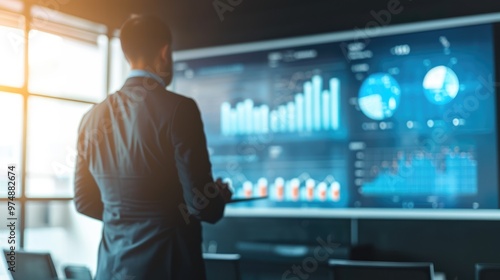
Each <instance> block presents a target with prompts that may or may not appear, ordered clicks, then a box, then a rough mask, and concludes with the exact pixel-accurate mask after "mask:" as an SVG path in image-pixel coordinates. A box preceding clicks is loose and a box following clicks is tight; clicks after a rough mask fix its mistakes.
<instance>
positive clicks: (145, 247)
mask: <svg viewBox="0 0 500 280" xmlns="http://www.w3.org/2000/svg"><path fill="white" fill-rule="evenodd" d="M120 40H121V44H122V49H123V52H124V54H125V56H126V58H127V60H128V61H129V63H130V65H131V68H132V71H131V73H130V75H129V78H128V79H127V81H126V82H125V85H124V86H123V88H122V89H121V90H119V91H118V92H116V93H114V94H112V95H110V96H109V97H108V98H107V99H106V100H104V101H103V102H102V103H100V104H97V105H95V106H94V107H93V108H92V109H91V110H90V111H89V112H88V113H87V114H86V115H85V116H84V117H83V119H82V122H81V124H80V128H79V137H78V157H77V165H76V173H75V205H76V209H77V210H78V212H80V213H82V214H84V215H87V216H90V217H93V218H96V219H99V220H102V221H103V232H102V240H101V244H100V246H99V255H98V265H97V273H96V279H97V280H114V279H135V280H141V279H145V280H150V279H151V280H154V279H163V280H166V279H183V280H196V279H205V269H204V264H203V259H202V252H201V238H202V235H201V221H207V222H210V223H215V222H217V221H218V220H219V219H220V218H221V217H222V216H223V212H224V207H225V204H226V202H227V201H229V200H230V198H231V195H232V194H231V192H230V191H229V189H228V188H227V185H226V184H223V183H222V182H221V180H220V179H218V180H217V181H216V182H214V181H213V178H212V175H211V164H210V161H209V157H208V153H207V147H206V139H205V134H204V131H203V123H202V120H201V117H200V112H199V110H198V107H197V105H196V103H195V102H194V101H193V100H192V99H190V98H187V97H183V96H181V95H177V94H175V93H172V92H169V91H167V90H166V89H165V88H166V86H167V85H168V84H169V83H170V82H171V79H172V57H171V35H170V31H169V28H168V27H167V26H166V25H165V24H164V23H163V22H162V21H160V20H159V19H157V18H155V17H151V16H133V17H131V18H130V19H129V20H127V21H126V22H125V23H124V25H123V26H122V29H121V34H120Z"/></svg>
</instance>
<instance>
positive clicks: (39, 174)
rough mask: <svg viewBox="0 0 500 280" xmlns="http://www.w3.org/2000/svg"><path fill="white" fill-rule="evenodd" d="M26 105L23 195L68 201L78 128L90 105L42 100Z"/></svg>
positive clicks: (31, 99) (32, 98)
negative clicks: (64, 198)
mask: <svg viewBox="0 0 500 280" xmlns="http://www.w3.org/2000/svg"><path fill="white" fill-rule="evenodd" d="M28 101H29V102H28V147H27V156H28V160H27V164H28V166H27V177H26V193H27V195H28V196H30V197H72V196H73V177H74V168H75V160H76V157H75V156H76V142H77V131H78V126H79V124H80V121H81V119H82V117H83V115H84V114H85V113H86V112H87V111H88V110H89V109H90V108H91V105H89V104H85V103H78V102H71V101H62V100H56V99H50V98H44V97H30V99H29V100H28Z"/></svg>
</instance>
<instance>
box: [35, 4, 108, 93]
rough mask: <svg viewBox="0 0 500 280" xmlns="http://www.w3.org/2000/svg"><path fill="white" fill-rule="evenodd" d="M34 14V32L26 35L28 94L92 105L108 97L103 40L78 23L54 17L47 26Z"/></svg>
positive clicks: (61, 17) (78, 21)
mask: <svg viewBox="0 0 500 280" xmlns="http://www.w3.org/2000/svg"><path fill="white" fill-rule="evenodd" d="M34 12H35V13H40V14H41V15H40V16H39V17H35V20H34V22H33V26H34V27H35V28H37V29H34V30H31V31H30V33H29V40H30V44H29V46H30V47H29V58H30V63H29V65H30V81H29V91H30V92H33V93H39V94H44V95H50V96H58V97H65V98H71V99H81V100H87V101H92V102H99V101H101V100H103V99H104V98H105V97H106V93H107V89H106V84H107V83H106V76H107V75H106V66H107V62H106V59H107V45H108V43H107V41H108V40H107V38H106V36H104V35H100V34H99V33H96V31H95V30H93V27H94V26H93V25H92V24H87V23H86V22H85V21H82V20H80V19H78V20H77V19H74V18H72V17H69V16H61V15H60V14H59V13H57V14H53V15H52V14H51V16H50V19H51V20H54V22H52V21H50V22H47V21H44V20H43V17H42V15H43V10H42V9H41V8H36V9H34ZM37 18H38V19H37ZM67 22H71V23H72V24H73V26H71V27H69V26H68V25H66V24H67ZM87 25H88V26H87ZM94 28H99V25H97V26H95V27H94ZM89 29H92V30H89Z"/></svg>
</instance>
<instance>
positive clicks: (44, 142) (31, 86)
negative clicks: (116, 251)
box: [0, 0, 126, 279]
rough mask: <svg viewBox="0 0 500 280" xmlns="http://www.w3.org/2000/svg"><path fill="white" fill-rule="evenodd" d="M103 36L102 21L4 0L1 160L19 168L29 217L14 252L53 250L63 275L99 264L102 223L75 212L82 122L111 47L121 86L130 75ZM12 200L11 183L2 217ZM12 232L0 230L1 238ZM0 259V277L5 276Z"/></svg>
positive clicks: (23, 209) (1, 201) (102, 82)
mask: <svg viewBox="0 0 500 280" xmlns="http://www.w3.org/2000/svg"><path fill="white" fill-rule="evenodd" d="M25 6H26V7H25ZM26 18H30V19H32V22H31V23H30V28H31V29H30V30H27V28H26V22H25V19H26ZM26 32H27V34H26ZM104 34H107V28H106V27H105V26H103V25H100V24H96V23H92V22H89V21H86V20H82V19H79V18H75V17H72V16H68V15H65V14H63V13H60V12H58V11H53V10H49V9H47V8H42V7H38V6H33V4H31V2H30V1H18V0H0V134H1V136H2V137H0V164H1V166H3V168H6V166H7V165H8V164H16V165H17V167H18V168H16V169H17V170H16V173H17V176H16V177H17V178H16V179H17V181H16V186H17V188H16V198H17V200H16V201H15V203H16V216H17V218H18V220H23V221H24V222H25V225H24V226H23V225H22V224H18V227H17V232H16V245H17V246H16V249H17V250H20V249H24V250H29V251H46V252H47V251H48V252H50V253H51V255H52V257H53V259H54V262H55V265H56V267H57V269H58V270H59V271H58V274H59V275H63V273H62V271H61V270H62V267H63V266H64V265H68V264H77V265H85V266H87V267H89V268H90V269H91V270H92V271H95V265H96V262H97V249H98V244H99V241H100V236H101V230H102V226H101V223H100V222H98V221H95V220H92V219H90V218H86V217H85V216H83V215H81V214H79V213H77V212H76V210H75V208H74V205H73V202H72V197H73V181H74V167H75V163H76V144H77V143H76V142H77V136H78V134H77V133H78V127H79V124H80V122H81V119H82V117H83V115H84V114H85V113H86V112H87V111H88V110H89V109H90V108H91V107H92V106H93V104H95V103H97V102H100V101H102V100H103V99H104V98H105V97H106V96H107V91H108V88H110V86H109V85H110V81H109V78H110V75H108V71H110V69H107V65H108V59H111V57H110V58H108V52H110V51H111V52H112V53H113V54H114V57H116V59H115V58H114V59H115V60H116V61H117V63H118V64H116V63H115V64H116V68H117V69H118V70H116V75H117V77H118V78H117V79H116V80H117V84H120V83H122V82H123V80H124V77H125V75H126V63H125V62H124V58H123V55H122V54H121V49H117V48H116V46H115V47H114V48H113V50H109V48H110V47H111V46H110V42H109V41H110V40H109V39H108V38H107V36H105V35H104ZM26 35H29V36H26ZM26 37H28V38H27V40H28V42H25V41H26ZM115 44H116V43H115ZM27 45H29V49H27ZM118 47H119V45H118ZM118 51H119V52H118ZM26 54H28V56H27V57H26ZM27 68H28V69H27ZM26 70H29V71H26ZM27 73H28V74H29V75H26V74H27ZM25 129H26V133H24V132H25ZM23 143H26V146H24V145H23ZM24 159H25V163H26V165H25V166H22V165H23V162H24ZM23 176H24V177H25V180H24V182H22V181H21V179H22V178H23ZM6 179H7V178H6V177H5V176H4V177H0V184H2V185H4V186H6V185H7V182H6ZM7 201H8V199H7V188H0V210H1V211H0V219H2V220H3V221H6V219H7ZM2 209H3V210H2ZM21 233H23V234H21ZM9 234H10V231H8V230H7V228H0V239H1V240H7V237H8V235H9ZM23 236H24V238H23ZM5 246H6V244H4V245H3V247H5ZM2 259H3V258H2ZM0 263H1V264H0V279H7V278H8V277H7V270H6V267H5V266H6V262H5V261H1V262H0Z"/></svg>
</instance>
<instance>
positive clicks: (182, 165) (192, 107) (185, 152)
mask: <svg viewBox="0 0 500 280" xmlns="http://www.w3.org/2000/svg"><path fill="white" fill-rule="evenodd" d="M171 136H172V138H171V139H172V144H173V146H174V152H175V162H176V166H177V171H178V174H179V179H180V181H181V184H182V187H183V193H184V200H185V203H186V206H187V210H188V211H189V213H190V214H191V215H193V216H194V217H196V218H197V219H199V220H202V221H206V222H209V223H215V222H217V221H218V220H220V219H221V218H222V216H223V214H224V208H225V201H224V198H223V197H222V196H221V193H220V191H221V190H220V184H216V183H215V182H214V179H213V177H212V166H211V163H210V159H209V156H208V152H207V143H206V138H205V133H204V131H203V122H202V120H201V115H200V111H199V110H198V106H197V105H196V103H195V102H194V101H193V100H192V99H186V100H183V101H181V102H180V103H179V105H178V106H177V108H176V110H175V114H174V118H173V122H172V130H171ZM179 209H182V207H179Z"/></svg>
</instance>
